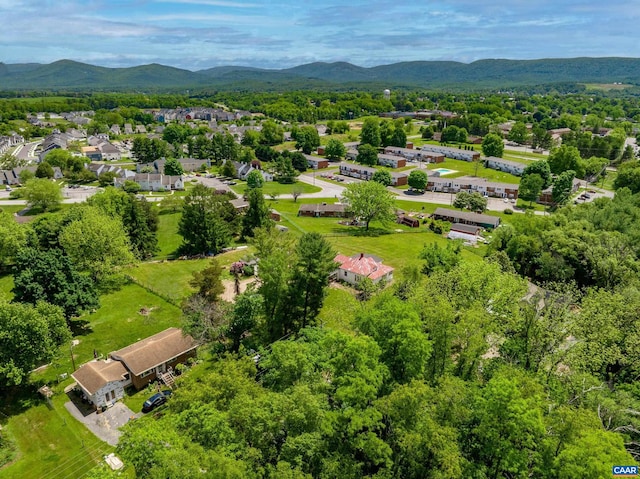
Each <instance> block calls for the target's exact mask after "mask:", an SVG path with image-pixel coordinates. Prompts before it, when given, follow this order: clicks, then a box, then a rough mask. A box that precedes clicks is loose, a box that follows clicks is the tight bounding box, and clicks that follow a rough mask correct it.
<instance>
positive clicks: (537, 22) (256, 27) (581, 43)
mask: <svg viewBox="0 0 640 479" xmlns="http://www.w3.org/2000/svg"><path fill="white" fill-rule="evenodd" d="M639 24H640V1H638V0H618V1H616V2H598V1H595V0H591V1H589V0H553V1H551V0H510V1H506V0H441V1H438V2H433V1H417V0H416V1H412V2H409V1H405V0H392V1H375V0H374V1H369V2H364V1H360V0H348V1H344V0H343V1H334V0H330V1H321V0H316V1H311V0H298V1H284V0H265V1H259V0H247V1H244V0H242V1H241V0H155V1H149V0H147V1H145V0H139V1H123V0H111V1H103V0H56V1H52V0H0V25H1V27H0V61H3V62H5V63H25V62H38V63H49V62H52V61H55V60H60V59H65V58H67V59H72V60H76V61H82V62H87V63H92V64H96V65H102V66H112V67H120V66H131V65H140V64H146V63H154V62H155V63H162V64H165V65H171V66H176V67H179V68H186V69H189V70H198V69H202V68H208V67H213V66H219V65H248V66H256V67H266V68H286V67H291V66H295V65H299V64H303V63H309V62H314V61H328V62H331V61H348V62H351V63H354V64H356V65H360V66H373V65H381V64H387V63H394V62H398V61H411V60H455V61H461V62H471V61H474V60H479V59H484V58H509V59H533V58H566V57H578V56H590V57H600V56H624V57H640V41H639V39H640V35H639V34H638V33H637V31H638V30H637V28H638V25H639Z"/></svg>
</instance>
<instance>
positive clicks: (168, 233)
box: [155, 212, 182, 259]
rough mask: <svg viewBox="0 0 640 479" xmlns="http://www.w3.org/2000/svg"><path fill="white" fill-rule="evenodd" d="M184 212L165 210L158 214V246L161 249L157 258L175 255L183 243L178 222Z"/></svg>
mask: <svg viewBox="0 0 640 479" xmlns="http://www.w3.org/2000/svg"><path fill="white" fill-rule="evenodd" d="M181 217H182V213H167V212H163V213H161V214H160V215H158V246H159V247H160V250H159V251H158V253H157V254H156V256H155V258H156V259H166V258H173V257H175V253H176V251H177V249H178V248H179V247H180V245H181V244H182V236H180V235H179V234H178V224H179V223H180V218H181Z"/></svg>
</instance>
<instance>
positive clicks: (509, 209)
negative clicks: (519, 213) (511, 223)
mask: <svg viewBox="0 0 640 479" xmlns="http://www.w3.org/2000/svg"><path fill="white" fill-rule="evenodd" d="M504 214H505V215H512V214H513V210H512V209H511V208H507V209H506V210H504Z"/></svg>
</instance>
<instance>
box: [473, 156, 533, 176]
mask: <svg viewBox="0 0 640 479" xmlns="http://www.w3.org/2000/svg"><path fill="white" fill-rule="evenodd" d="M484 165H485V166H486V167H487V168H491V169H492V170H499V171H505V172H507V173H511V174H512V175H516V176H521V175H522V172H523V171H524V169H525V168H526V167H527V165H525V164H523V163H518V162H517V161H511V160H503V159H502V158H496V157H495V156H487V157H486V158H485V159H484Z"/></svg>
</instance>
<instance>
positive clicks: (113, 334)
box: [32, 284, 181, 386]
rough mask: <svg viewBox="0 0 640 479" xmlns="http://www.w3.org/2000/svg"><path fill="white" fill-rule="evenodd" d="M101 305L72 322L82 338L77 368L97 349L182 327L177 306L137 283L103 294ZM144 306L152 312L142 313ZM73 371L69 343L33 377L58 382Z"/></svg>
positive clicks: (107, 350) (75, 353)
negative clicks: (65, 374)
mask: <svg viewBox="0 0 640 479" xmlns="http://www.w3.org/2000/svg"><path fill="white" fill-rule="evenodd" d="M100 305H101V306H100V308H98V310H97V311H96V312H95V313H93V314H85V315H83V316H81V317H80V318H78V319H77V320H75V321H73V323H72V330H74V338H75V339H76V340H79V341H80V342H79V344H78V345H76V346H74V347H73V356H74V360H75V365H76V367H78V366H80V365H81V364H83V363H85V362H87V361H89V360H91V359H93V351H94V350H95V351H97V352H98V354H101V355H103V356H106V355H107V354H109V353H110V352H112V351H115V350H117V349H120V348H123V347H124V346H127V345H129V344H131V343H134V342H136V341H138V340H140V339H143V338H146V337H147V336H151V335H153V334H155V333H158V332H160V331H163V330H165V329H167V328H168V327H171V326H180V315H181V313H180V310H179V309H178V308H177V307H175V306H173V305H172V304H170V303H168V302H166V301H165V300H163V299H162V298H160V297H159V296H157V295H155V294H153V293H150V292H149V291H147V290H145V289H144V288H142V287H140V286H138V285H137V284H128V285H125V286H124V287H122V288H121V289H120V290H119V291H115V292H113V293H109V294H105V295H102V296H101V297H100ZM143 309H145V310H147V311H148V314H142V313H141V311H142V310H143ZM71 372H73V365H72V362H71V357H70V348H69V346H68V345H65V346H63V347H62V348H61V351H60V353H59V355H58V358H57V359H55V360H54V361H53V362H52V363H51V365H50V366H49V367H48V368H46V369H45V370H43V371H42V372H38V373H34V374H33V375H32V379H33V381H37V382H42V383H49V384H52V383H53V384H55V383H56V382H57V378H58V375H59V374H62V373H71ZM68 383H69V382H67V383H66V384H68ZM66 384H61V386H65V385H66Z"/></svg>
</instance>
